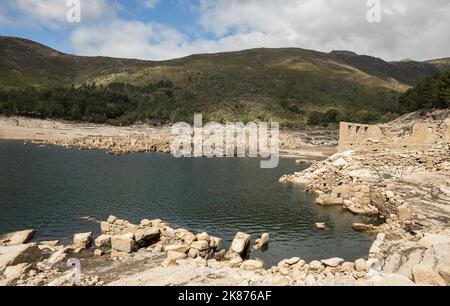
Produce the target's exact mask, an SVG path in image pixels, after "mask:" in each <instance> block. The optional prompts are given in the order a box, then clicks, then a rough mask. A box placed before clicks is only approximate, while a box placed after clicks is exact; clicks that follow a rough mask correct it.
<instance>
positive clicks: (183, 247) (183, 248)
mask: <svg viewBox="0 0 450 306" xmlns="http://www.w3.org/2000/svg"><path fill="white" fill-rule="evenodd" d="M189 249H190V246H189V245H187V244H173V245H169V246H166V247H164V252H166V253H168V252H170V251H175V252H179V253H187V252H188V251H189Z"/></svg>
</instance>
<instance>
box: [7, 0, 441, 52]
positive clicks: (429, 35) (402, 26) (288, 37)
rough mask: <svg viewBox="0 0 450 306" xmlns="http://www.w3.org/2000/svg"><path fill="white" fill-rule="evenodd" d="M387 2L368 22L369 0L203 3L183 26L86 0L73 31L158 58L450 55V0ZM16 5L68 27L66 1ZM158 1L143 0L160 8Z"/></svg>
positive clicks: (107, 47)
mask: <svg viewBox="0 0 450 306" xmlns="http://www.w3.org/2000/svg"><path fill="white" fill-rule="evenodd" d="M180 1H181V0H180ZM380 1H381V4H382V8H383V14H382V22H381V23H369V22H368V21H367V19H366V15H367V11H368V9H369V8H368V7H367V6H366V2H367V1H364V0H277V1H273V0H200V1H199V2H198V4H197V6H195V8H194V9H192V14H195V16H196V17H197V18H196V19H197V24H196V25H192V24H191V25H188V27H184V28H176V27H170V26H168V25H163V24H159V23H155V22H152V20H148V21H137V20H125V19H123V18H121V17H120V15H121V11H120V9H119V10H118V9H117V6H119V5H120V3H119V2H116V1H115V0H82V3H83V6H82V21H83V22H82V23H81V24H80V25H76V26H74V27H73V28H72V30H71V32H69V34H70V38H71V39H70V41H71V44H72V46H73V48H74V49H75V50H76V51H77V52H78V53H79V54H82V55H108V56H120V57H128V58H130V57H135V58H141V59H154V60H156V59H169V58H173V57H181V56H185V55H189V54H193V53H209V52H220V51H234V50H242V49H247V48H256V47H274V48H276V47H299V48H307V49H314V50H318V51H324V52H330V51H331V50H335V49H346V50H351V51H355V52H357V53H359V54H369V55H374V56H378V57H381V58H384V59H387V60H396V59H403V58H414V59H418V60H424V59H430V58H438V57H447V56H450V54H449V51H450V39H449V35H448V33H447V32H448V29H449V28H450V2H449V1H448V0H433V1H423V0H380ZM13 2H14V3H15V6H16V9H17V10H19V11H20V12H21V13H22V14H23V15H24V16H26V17H27V18H28V19H29V23H28V24H29V25H32V26H34V25H35V24H36V23H37V24H39V25H41V26H45V27H53V28H55V27H62V26H63V25H64V24H66V23H65V17H66V7H65V0H13ZM158 2H159V1H158V0H138V1H137V2H136V3H137V4H138V5H144V6H145V7H148V8H155V6H156V5H157V4H158ZM181 3H185V2H181ZM186 3H189V5H188V7H191V8H192V6H193V5H194V4H193V3H192V2H186ZM174 18H177V14H176V13H174ZM0 22H2V12H1V10H0ZM174 24H176V19H174ZM180 27H181V26H180ZM192 37H195V38H192Z"/></svg>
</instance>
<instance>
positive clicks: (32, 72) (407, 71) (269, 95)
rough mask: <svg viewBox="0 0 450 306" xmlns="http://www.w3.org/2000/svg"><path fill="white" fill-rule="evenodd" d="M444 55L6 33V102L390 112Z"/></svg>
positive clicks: (60, 113) (212, 113) (82, 109)
mask: <svg viewBox="0 0 450 306" xmlns="http://www.w3.org/2000/svg"><path fill="white" fill-rule="evenodd" d="M447 63H448V62H446V60H445V59H442V60H434V61H429V62H413V61H404V62H394V63H390V62H386V61H383V60H382V59H378V58H374V57H370V56H361V55H357V54H355V53H352V52H349V51H334V52H331V53H322V52H316V51H312V50H304V49H297V48H285V49H252V50H244V51H239V52H229V53H219V54H203V55H192V56H189V57H185V58H181V59H176V60H169V61H160V62H155V61H141V60H133V59H114V58H107V57H81V56H74V55H68V54H64V53H61V52H58V51H55V50H52V49H50V48H48V47H46V46H44V45H41V44H38V43H36V42H32V41H29V40H24V39H20V38H12V37H0V89H1V90H2V91H1V93H0V112H1V113H3V114H7V115H11V114H14V115H17V114H18V115H27V116H36V117H52V118H63V119H70V120H81V121H93V122H107V123H113V124H130V123H133V122H136V121H144V120H151V121H154V122H158V123H168V122H173V121H180V120H186V121H190V120H192V119H191V117H192V115H193V114H194V113H195V112H202V113H203V114H204V117H205V118H206V120H215V121H227V120H243V121H249V120H255V119H261V120H270V119H272V120H277V121H280V122H281V123H282V124H285V125H302V124H308V123H309V124H322V123H327V122H333V121H338V120H344V119H345V120H352V121H360V122H373V121H386V120H389V119H391V118H393V117H395V116H396V115H398V114H400V113H401V112H402V110H401V109H400V106H399V103H398V98H399V96H400V95H402V94H403V93H404V92H406V91H407V90H408V89H410V88H411V86H414V85H416V84H418V83H420V82H421V81H422V80H423V79H424V78H426V77H429V76H432V75H434V74H436V73H437V72H439V71H442V70H445V69H447V68H448V66H447Z"/></svg>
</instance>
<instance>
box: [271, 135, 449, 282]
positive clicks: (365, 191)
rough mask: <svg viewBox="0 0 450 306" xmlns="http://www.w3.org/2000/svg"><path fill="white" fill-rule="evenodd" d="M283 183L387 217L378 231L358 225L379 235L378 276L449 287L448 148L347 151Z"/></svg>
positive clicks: (321, 200)
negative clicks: (387, 275)
mask: <svg viewBox="0 0 450 306" xmlns="http://www.w3.org/2000/svg"><path fill="white" fill-rule="evenodd" d="M280 182H284V183H294V184H300V185H302V186H305V188H306V189H307V190H308V191H311V192H314V193H316V194H317V195H318V198H317V201H316V203H317V204H318V205H341V206H343V207H344V208H346V209H348V210H350V211H351V212H352V213H354V214H364V215H379V216H380V217H381V218H382V219H384V221H385V222H384V223H383V224H381V225H379V226H374V225H371V224H354V225H353V227H354V229H355V230H363V231H366V230H369V231H375V232H377V233H379V234H378V237H377V240H376V241H375V243H374V244H373V246H372V248H371V249H370V251H369V258H370V259H369V260H372V262H374V263H376V266H377V267H378V271H379V272H381V273H386V274H390V275H396V276H398V277H404V278H405V279H408V280H410V281H413V282H414V283H415V284H418V285H450V273H449V272H450V271H449V269H450V223H449V219H450V144H448V143H442V142H441V143H438V144H436V145H434V146H433V147H432V148H431V149H429V150H426V151H398V150H393V149H389V148H383V149H382V150H374V151H365V150H363V149H360V150H355V151H347V152H343V153H339V154H336V155H334V156H332V157H330V158H329V159H327V160H325V161H322V162H319V163H316V164H314V165H313V166H312V167H310V168H308V169H307V170H305V171H303V172H300V173H295V174H293V175H286V176H284V177H282V178H281V179H280ZM325 226H326V225H324V224H320V225H318V227H325Z"/></svg>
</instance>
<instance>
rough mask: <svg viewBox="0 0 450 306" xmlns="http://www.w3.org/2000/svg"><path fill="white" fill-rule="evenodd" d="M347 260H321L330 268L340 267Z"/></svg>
mask: <svg viewBox="0 0 450 306" xmlns="http://www.w3.org/2000/svg"><path fill="white" fill-rule="evenodd" d="M344 261H345V260H343V259H342V258H337V257H336V258H330V259H325V260H321V262H322V263H323V264H324V265H325V266H328V267H333V268H334V267H337V266H339V265H340V264H341V263H343V262H344Z"/></svg>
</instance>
